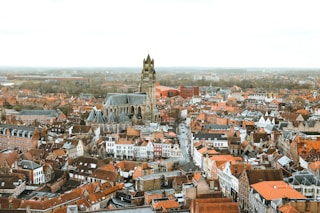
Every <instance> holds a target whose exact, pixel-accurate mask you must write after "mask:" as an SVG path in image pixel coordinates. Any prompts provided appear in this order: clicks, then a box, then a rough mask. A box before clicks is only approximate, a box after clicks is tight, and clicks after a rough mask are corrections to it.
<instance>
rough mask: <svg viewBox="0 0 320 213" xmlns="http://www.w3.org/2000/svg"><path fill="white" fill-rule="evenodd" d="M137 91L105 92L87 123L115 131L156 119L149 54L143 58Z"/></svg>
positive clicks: (151, 65) (154, 88)
mask: <svg viewBox="0 0 320 213" xmlns="http://www.w3.org/2000/svg"><path fill="white" fill-rule="evenodd" d="M138 91H139V92H137V93H109V94H107V97H106V98H105V100H104V102H103V107H102V109H96V108H95V107H94V108H93V109H92V111H91V112H90V114H89V116H88V118H87V123H89V124H94V123H96V124H105V127H106V128H107V129H108V130H110V131H111V132H117V131H119V128H120V130H122V129H125V128H126V127H127V126H129V125H132V124H144V123H146V122H147V123H150V122H157V121H158V117H159V115H158V111H157V108H156V71H155V69H154V60H153V59H151V58H150V55H149V54H148V56H147V58H146V59H144V60H143V67H142V71H141V79H140V83H139V88H138ZM108 125H111V127H110V126H108ZM110 128H111V129H110ZM114 128H116V129H117V131H115V130H114Z"/></svg>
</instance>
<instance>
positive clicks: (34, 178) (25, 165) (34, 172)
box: [18, 160, 45, 184]
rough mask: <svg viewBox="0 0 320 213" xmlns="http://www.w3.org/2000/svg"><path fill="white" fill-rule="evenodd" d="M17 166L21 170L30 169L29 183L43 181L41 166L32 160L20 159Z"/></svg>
mask: <svg viewBox="0 0 320 213" xmlns="http://www.w3.org/2000/svg"><path fill="white" fill-rule="evenodd" d="M18 166H19V167H20V169H22V170H30V171H31V176H30V177H29V178H30V183H31V184H42V183H45V179H44V173H43V167H42V166H41V165H39V164H37V163H35V162H33V161H30V160H21V161H20V162H19V163H18Z"/></svg>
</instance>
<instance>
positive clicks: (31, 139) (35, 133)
mask: <svg viewBox="0 0 320 213" xmlns="http://www.w3.org/2000/svg"><path fill="white" fill-rule="evenodd" d="M42 134H44V133H43V132H42V129H40V128H36V127H32V126H18V125H9V124H0V149H19V150H21V151H27V150H29V149H31V148H36V147H37V145H38V141H39V140H40V139H41V136H42Z"/></svg>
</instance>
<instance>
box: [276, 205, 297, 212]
mask: <svg viewBox="0 0 320 213" xmlns="http://www.w3.org/2000/svg"><path fill="white" fill-rule="evenodd" d="M278 210H279V211H280V212H282V213H299V211H298V210H297V209H296V208H294V207H293V206H291V205H285V206H281V207H279V209H278Z"/></svg>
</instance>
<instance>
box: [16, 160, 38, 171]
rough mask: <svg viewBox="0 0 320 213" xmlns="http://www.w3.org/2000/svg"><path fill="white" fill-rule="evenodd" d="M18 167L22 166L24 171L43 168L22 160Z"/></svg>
mask: <svg viewBox="0 0 320 213" xmlns="http://www.w3.org/2000/svg"><path fill="white" fill-rule="evenodd" d="M18 165H19V166H21V167H22V168H23V169H31V170H34V169H37V168H39V167H41V165H39V164H37V163H35V162H33V161H30V160H21V161H19V163H18Z"/></svg>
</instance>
